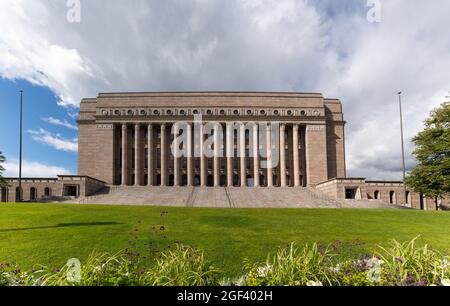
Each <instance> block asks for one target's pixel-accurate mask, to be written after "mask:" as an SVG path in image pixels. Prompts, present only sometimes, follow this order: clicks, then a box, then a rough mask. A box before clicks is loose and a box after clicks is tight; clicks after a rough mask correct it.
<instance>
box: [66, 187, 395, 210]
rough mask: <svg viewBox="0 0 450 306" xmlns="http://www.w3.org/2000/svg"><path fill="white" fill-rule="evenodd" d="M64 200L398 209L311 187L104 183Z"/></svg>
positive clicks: (81, 202) (137, 203) (159, 204)
mask: <svg viewBox="0 0 450 306" xmlns="http://www.w3.org/2000/svg"><path fill="white" fill-rule="evenodd" d="M64 203H76V204H118V205H150V206H178V207H223V208H400V207H398V206H394V205H389V204H387V203H385V202H382V201H378V200H344V201H337V200H335V199H332V198H329V197H328V196H327V195H325V194H323V193H322V192H320V191H318V190H316V189H315V188H310V187H307V188H251V187H147V186H106V187H105V188H103V189H101V190H100V191H98V192H97V193H96V194H94V195H92V196H89V197H85V198H80V199H69V200H67V201H65V202H64Z"/></svg>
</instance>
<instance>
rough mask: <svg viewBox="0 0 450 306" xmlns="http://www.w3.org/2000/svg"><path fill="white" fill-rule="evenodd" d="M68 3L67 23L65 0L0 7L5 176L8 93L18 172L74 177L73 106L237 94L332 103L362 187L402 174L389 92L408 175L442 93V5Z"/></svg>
mask: <svg viewBox="0 0 450 306" xmlns="http://www.w3.org/2000/svg"><path fill="white" fill-rule="evenodd" d="M72 2H79V4H80V6H79V7H78V8H79V13H80V14H79V17H80V18H79V20H78V19H76V20H74V19H70V18H68V16H69V17H70V16H72V17H73V14H71V13H74V12H75V13H76V14H78V11H76V10H75V11H74V10H72V8H71V7H67V5H66V3H67V1H66V0H55V1H44V0H41V1H37V0H2V1H0V25H1V29H2V31H0V151H3V152H4V153H5V154H6V157H7V158H8V162H7V164H6V169H7V170H6V175H16V174H17V159H18V135H17V133H18V122H17V121H18V91H19V90H20V89H24V90H25V100H24V101H25V108H24V109H25V117H24V159H25V161H26V162H25V165H24V172H25V175H27V176H54V175H56V174H64V173H76V171H77V164H76V160H77V156H76V145H77V139H76V138H77V131H76V128H74V125H76V123H75V118H74V114H76V111H77V107H78V105H79V102H80V100H81V99H82V98H84V97H95V96H96V95H97V94H98V93H99V92H114V91H167V90H170V91H177V90H179V91H198V90H223V91H226V90H231V91H238V90H245V91H296V92H321V93H323V95H324V96H325V97H329V98H340V99H341V101H342V102H343V106H344V115H345V119H346V121H347V122H348V124H347V126H346V157H347V168H348V174H349V175H351V176H355V177H367V178H370V179H400V178H401V151H400V143H399V139H400V132H399V120H398V104H397V103H398V102H397V92H398V91H403V92H404V117H405V137H406V157H407V167H408V168H412V167H413V166H414V164H415V161H414V158H413V156H412V154H411V153H412V151H413V149H414V147H413V145H412V143H411V139H412V137H413V136H414V135H415V134H416V133H417V132H418V131H420V130H421V129H422V127H423V120H424V119H425V118H426V116H427V115H428V113H429V112H430V111H431V110H432V109H433V108H435V107H437V106H439V105H440V104H441V103H442V102H443V100H444V97H445V96H446V95H448V92H449V90H450V82H449V80H450V52H449V50H450V36H449V35H448V30H447V29H448V28H450V19H449V18H448V12H449V11H450V1H448V0H435V1H422V0H379V1H377V0H347V1H335V0H314V1H313V0H283V1H279V0H227V1H223V0H165V1H160V0H134V1H122V0H89V1H87V0H80V1H72ZM374 5H375V6H374ZM375 7H376V8H377V10H376V11H375V12H376V13H377V14H376V15H377V16H378V17H379V18H377V20H376V21H375V22H374V20H371V19H370V18H368V16H372V17H373V15H370V13H373V12H374V10H373V8H375ZM72 21H75V22H72ZM32 84H33V85H32Z"/></svg>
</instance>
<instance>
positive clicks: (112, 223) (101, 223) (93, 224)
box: [0, 222, 123, 233]
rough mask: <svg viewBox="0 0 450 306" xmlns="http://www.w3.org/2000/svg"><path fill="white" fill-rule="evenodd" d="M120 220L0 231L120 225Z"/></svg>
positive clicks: (12, 229)
mask: <svg viewBox="0 0 450 306" xmlns="http://www.w3.org/2000/svg"><path fill="white" fill-rule="evenodd" d="M120 224H123V223H120V222H79V223H59V224H56V225H49V226H36V227H23V228H10V229H0V232H2V233H4V232H18V231H28V230H37V229H50V228H64V227H80V226H105V225H120Z"/></svg>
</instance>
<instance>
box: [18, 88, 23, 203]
mask: <svg viewBox="0 0 450 306" xmlns="http://www.w3.org/2000/svg"><path fill="white" fill-rule="evenodd" d="M22 100H23V90H20V145H19V202H22V104H23V103H22Z"/></svg>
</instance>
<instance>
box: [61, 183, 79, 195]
mask: <svg viewBox="0 0 450 306" xmlns="http://www.w3.org/2000/svg"><path fill="white" fill-rule="evenodd" d="M78 189H79V186H78V185H64V193H63V196H65V197H78V195H79V193H78Z"/></svg>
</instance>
